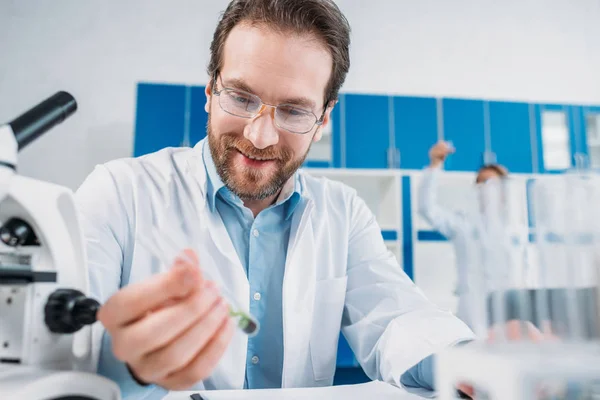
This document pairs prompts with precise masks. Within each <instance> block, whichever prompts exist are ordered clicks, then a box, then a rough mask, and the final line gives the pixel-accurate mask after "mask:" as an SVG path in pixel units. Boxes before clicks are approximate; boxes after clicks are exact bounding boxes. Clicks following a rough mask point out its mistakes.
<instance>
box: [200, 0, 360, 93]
mask: <svg viewBox="0 0 600 400" xmlns="http://www.w3.org/2000/svg"><path fill="white" fill-rule="evenodd" d="M241 22H246V23H250V24H257V25H260V24H265V25H266V26H268V27H269V28H271V29H275V30H276V31H278V32H281V33H288V32H291V33H295V34H306V33H309V34H314V35H316V36H317V37H318V38H319V39H320V40H322V41H323V43H324V44H326V45H327V48H328V49H329V51H330V52H331V56H332V58H333V68H332V71H331V76H330V78H329V83H328V84H327V88H326V90H325V105H327V103H329V102H331V101H335V100H337V96H338V92H339V90H340V87H341V86H342V84H343V83H344V80H345V79H346V75H347V74H348V69H349V68H350V54H349V47H350V24H349V23H348V20H347V19H346V17H344V15H343V14H342V12H341V11H340V9H339V8H338V6H337V5H336V4H335V3H334V2H333V1H332V0H233V1H232V2H231V3H229V5H228V6H227V9H226V10H225V12H224V13H223V14H222V16H221V18H220V20H219V23H218V24H217V28H216V29H215V33H214V36H213V40H212V43H211V45H210V62H209V64H208V71H207V72H208V75H209V76H210V78H211V79H212V80H214V79H216V76H217V74H218V73H219V70H220V69H221V67H222V62H223V47H224V44H225V41H226V40H227V37H228V36H229V33H230V32H231V30H232V29H233V28H234V27H235V26H236V25H237V24H239V23H241ZM213 84H214V82H213Z"/></svg>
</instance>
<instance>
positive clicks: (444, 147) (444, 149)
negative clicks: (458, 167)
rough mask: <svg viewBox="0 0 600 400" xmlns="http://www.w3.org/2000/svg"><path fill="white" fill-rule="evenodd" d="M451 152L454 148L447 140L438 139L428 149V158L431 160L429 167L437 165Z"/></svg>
mask: <svg viewBox="0 0 600 400" xmlns="http://www.w3.org/2000/svg"><path fill="white" fill-rule="evenodd" d="M452 153H454V148H453V147H452V146H450V144H449V143H448V142H444V141H443V140H440V141H439V142H437V143H436V144H434V145H433V146H432V147H431V149H429V160H430V161H431V164H430V167H431V168H437V167H439V166H440V165H442V163H443V162H444V161H446V158H447V157H448V156H449V155H450V154H452Z"/></svg>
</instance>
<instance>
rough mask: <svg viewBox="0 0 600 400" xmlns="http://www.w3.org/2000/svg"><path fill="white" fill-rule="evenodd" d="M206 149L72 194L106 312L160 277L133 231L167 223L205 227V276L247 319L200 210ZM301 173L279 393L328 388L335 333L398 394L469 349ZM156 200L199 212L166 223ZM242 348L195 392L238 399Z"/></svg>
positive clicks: (130, 163) (211, 224)
mask: <svg viewBox="0 0 600 400" xmlns="http://www.w3.org/2000/svg"><path fill="white" fill-rule="evenodd" d="M202 145H203V142H200V143H199V144H198V145H196V146H195V147H194V148H193V149H187V148H180V149H172V148H169V149H164V150H161V151H159V152H157V153H154V154H150V155H147V156H143V157H140V158H137V159H121V160H116V161H112V162H109V163H107V164H104V165H100V166H97V167H96V169H95V170H94V171H93V173H92V174H91V175H90V176H89V177H88V178H87V179H86V181H85V182H84V183H83V185H82V187H81V188H80V189H79V190H78V192H77V195H76V199H77V202H78V205H79V207H80V211H81V214H82V216H81V218H82V223H83V230H84V233H85V236H86V241H87V254H88V262H89V269H90V272H89V273H90V280H91V288H92V295H93V296H95V297H96V298H98V300H100V301H101V302H104V301H106V300H107V299H108V297H109V296H111V295H112V294H114V293H115V292H116V291H117V290H118V289H119V288H120V287H122V286H126V285H128V284H131V283H134V282H139V281H143V280H144V279H146V278H148V276H150V275H151V274H152V273H155V272H156V270H157V269H160V268H165V267H164V266H160V263H159V262H158V260H156V259H154V258H153V257H152V256H151V255H150V254H149V253H148V252H147V251H146V250H145V249H144V248H143V247H142V246H140V245H139V243H138V242H137V239H136V235H137V234H138V233H139V232H138V230H140V229H147V227H148V224H149V222H150V221H151V220H153V219H157V218H158V219H161V218H163V219H166V220H167V221H169V220H170V221H172V224H174V225H173V227H174V229H175V230H177V229H179V227H178V226H177V224H183V225H184V226H185V225H187V224H198V223H199V221H201V224H203V225H204V226H203V227H202V228H203V230H202V232H203V233H202V235H203V236H202V238H201V241H200V242H199V243H197V244H196V249H197V252H198V254H199V258H200V260H201V267H202V268H208V269H211V270H212V271H216V272H217V273H218V274H219V275H220V276H221V277H222V284H224V285H226V286H227V289H228V290H229V292H230V293H232V294H233V295H234V296H235V297H236V299H235V300H236V301H237V302H238V304H240V305H241V306H242V307H243V308H244V309H245V310H246V311H247V310H248V308H249V298H250V296H249V284H248V279H247V277H246V274H245V271H244V268H243V266H242V264H241V263H240V260H239V259H238V257H237V253H236V251H235V249H234V246H233V244H232V242H231V240H230V238H229V236H228V234H227V231H226V229H225V226H224V224H223V222H222V220H221V218H220V216H219V215H218V213H217V212H215V213H211V212H210V208H209V207H206V184H207V176H206V171H205V168H204V164H203V160H202V149H201V146H202ZM299 174H300V182H301V185H302V190H303V192H302V201H301V202H300V204H299V206H298V208H297V210H296V211H295V213H294V214H293V217H292V218H293V220H292V228H291V234H290V242H289V247H288V254H287V260H286V265H285V276H284V282H283V338H284V360H283V379H282V386H283V387H310V386H327V385H331V384H332V382H333V376H334V372H335V366H336V353H337V342H338V337H339V332H340V327H342V332H343V333H344V335H345V337H346V338H347V340H348V342H349V344H350V346H351V347H352V349H353V351H354V353H355V355H356V357H357V359H358V361H359V362H360V364H361V366H362V367H363V368H364V370H365V372H366V374H367V375H368V376H369V377H370V378H372V379H379V380H383V381H385V382H389V383H391V384H395V385H398V386H400V376H401V375H402V373H403V372H405V371H406V370H407V369H408V368H410V367H411V366H413V365H414V364H416V363H417V362H419V361H420V360H421V359H423V358H425V357H426V356H428V355H430V354H432V353H435V352H438V351H439V350H441V349H443V348H444V347H446V346H450V345H453V344H455V343H457V342H459V341H463V340H465V339H472V338H473V336H474V335H473V333H472V332H471V330H470V329H469V328H468V327H467V326H466V325H465V324H464V323H463V322H462V321H460V320H459V319H457V318H456V317H455V316H453V315H452V314H451V313H450V312H448V311H445V310H442V309H440V308H438V307H437V306H435V305H434V304H432V303H431V302H430V301H428V300H427V298H426V297H425V296H424V295H423V293H422V292H421V291H420V290H419V289H418V288H417V287H416V286H415V285H414V283H413V282H412V281H411V280H410V279H409V278H408V277H407V276H406V275H405V274H404V272H403V270H402V269H401V267H400V266H399V265H398V262H397V261H396V259H395V257H394V255H393V254H392V253H390V252H389V251H388V250H387V249H386V246H385V245H384V242H383V240H382V237H381V230H380V227H379V226H378V224H377V222H376V221H375V218H374V216H373V214H372V213H371V211H370V210H369V209H368V208H367V206H366V205H365V203H364V202H363V201H362V200H361V199H360V198H359V197H358V196H357V195H356V192H355V191H354V190H353V189H351V188H349V187H347V186H345V185H343V184H341V183H338V182H334V181H330V180H327V179H324V178H315V177H312V176H309V175H308V174H306V173H303V172H301V171H300V172H299ZM141 177H143V178H144V179H142V180H140V178H141ZM148 182H151V184H148ZM161 193H163V194H164V193H169V195H168V196H166V198H167V202H170V203H171V204H176V203H177V202H178V201H180V200H187V199H192V200H193V202H194V204H196V205H197V207H196V211H194V212H189V210H188V212H187V214H184V215H166V213H167V212H168V211H167V209H168V207H166V205H165V197H163V196H161ZM175 226H177V227H175ZM148 295H149V296H151V295H152V294H151V293H149V294H148ZM100 334H101V332H96V336H95V340H94V344H95V350H96V354H97V353H98V351H99V347H100V344H101V338H100V336H99V335H100ZM105 345H106V342H105ZM246 346H247V337H246V336H245V335H243V334H241V333H239V332H237V333H236V334H235V335H234V338H233V340H232V343H231V345H230V346H229V348H228V350H227V351H226V353H225V354H224V356H223V358H222V359H221V361H220V363H219V365H218V366H217V368H216V369H215V370H214V372H213V374H212V375H211V376H210V378H208V379H206V380H205V381H203V382H200V383H199V384H198V386H197V388H199V389H202V388H206V389H240V388H243V385H244V376H245V366H246ZM118 380H119V383H120V384H121V385H122V387H123V386H124V385H127V384H128V382H129V383H131V382H130V381H131V378H130V377H129V376H123V377H120V378H119V379H118Z"/></svg>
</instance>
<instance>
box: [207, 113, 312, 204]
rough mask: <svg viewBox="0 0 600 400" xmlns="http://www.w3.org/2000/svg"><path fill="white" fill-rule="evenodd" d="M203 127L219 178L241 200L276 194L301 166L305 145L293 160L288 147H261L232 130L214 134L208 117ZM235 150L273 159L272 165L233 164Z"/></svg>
mask: <svg viewBox="0 0 600 400" xmlns="http://www.w3.org/2000/svg"><path fill="white" fill-rule="evenodd" d="M206 130H207V133H208V144H209V148H210V153H211V155H212V158H213V161H214V163H215V167H216V169H217V172H218V174H219V176H220V177H221V180H222V181H223V183H224V184H225V186H226V187H227V188H228V189H229V190H230V191H231V192H232V193H234V194H235V195H237V196H238V197H239V198H240V199H243V200H264V199H266V198H268V197H271V196H273V195H275V194H277V193H278V192H279V191H280V190H281V188H282V187H283V185H285V183H286V182H287V181H288V180H289V179H290V177H291V176H292V175H293V174H294V173H295V172H296V171H297V170H298V168H300V167H301V166H302V164H303V163H304V160H305V159H306V157H307V155H308V152H309V150H310V146H309V149H308V150H307V151H306V153H305V154H304V155H303V156H302V157H300V158H299V159H294V158H293V157H294V152H293V151H292V150H291V149H288V148H277V147H275V146H269V147H267V148H265V149H262V150H261V149H257V148H256V147H254V146H253V145H252V143H251V142H250V141H249V140H247V139H246V138H244V137H242V136H240V135H239V134H236V133H222V134H219V135H218V136H217V135H215V134H214V132H212V129H211V124H210V116H209V119H208V124H207V128H206ZM237 152H240V153H242V154H243V155H245V156H250V157H253V158H259V159H269V160H274V163H275V168H274V169H273V168H272V167H269V166H268V167H266V168H264V170H263V168H253V167H251V166H248V165H242V164H240V163H236V161H235V160H234V157H236V156H237V154H236V153H237ZM236 164H237V165H236ZM268 175H270V176H268ZM265 178H266V179H265Z"/></svg>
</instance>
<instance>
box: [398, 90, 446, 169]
mask: <svg viewBox="0 0 600 400" xmlns="http://www.w3.org/2000/svg"><path fill="white" fill-rule="evenodd" d="M437 131H438V126H437V101H436V99H435V98H426V97H398V96H397V97H394V134H395V145H396V148H397V149H398V150H399V151H400V163H399V164H400V168H402V169H422V168H423V167H425V166H426V165H427V164H429V148H430V147H431V146H433V145H434V144H435V143H436V142H437V140H438V133H437Z"/></svg>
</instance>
